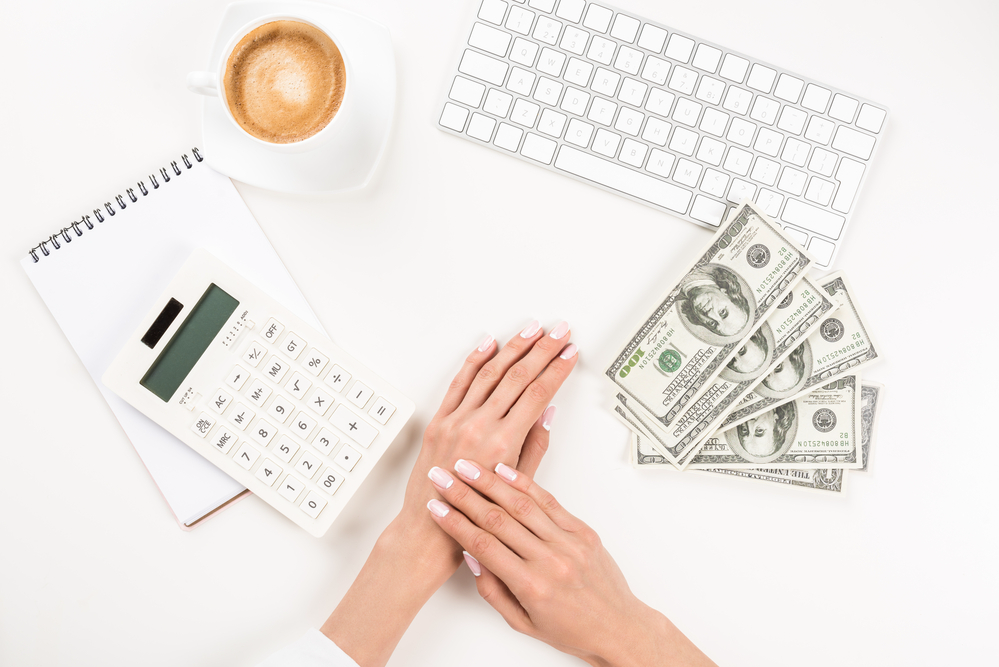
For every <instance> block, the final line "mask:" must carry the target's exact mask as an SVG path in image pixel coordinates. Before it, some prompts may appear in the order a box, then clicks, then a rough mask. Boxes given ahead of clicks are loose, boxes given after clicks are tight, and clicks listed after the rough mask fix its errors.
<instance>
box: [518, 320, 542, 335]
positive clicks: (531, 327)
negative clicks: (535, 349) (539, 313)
mask: <svg viewBox="0 0 999 667" xmlns="http://www.w3.org/2000/svg"><path fill="white" fill-rule="evenodd" d="M539 329H541V322H538V321H537V320H534V321H533V322H531V323H530V324H528V325H527V326H526V327H524V330H523V331H521V332H520V337H521V338H532V337H533V336H534V334H536V333H538V330H539Z"/></svg>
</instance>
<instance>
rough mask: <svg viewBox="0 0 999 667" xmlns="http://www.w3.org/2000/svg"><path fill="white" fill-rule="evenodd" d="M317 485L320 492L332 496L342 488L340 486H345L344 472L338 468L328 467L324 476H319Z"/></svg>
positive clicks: (324, 471)
mask: <svg viewBox="0 0 999 667" xmlns="http://www.w3.org/2000/svg"><path fill="white" fill-rule="evenodd" d="M317 484H318V485H319V490H320V491H324V492H325V493H328V494H329V495H331V496H332V495H333V494H334V493H336V490H337V489H339V488H340V485H341V484H343V472H341V471H340V470H337V469H336V468H330V467H327V468H326V469H325V470H323V474H321V475H320V476H319V481H318V482H317Z"/></svg>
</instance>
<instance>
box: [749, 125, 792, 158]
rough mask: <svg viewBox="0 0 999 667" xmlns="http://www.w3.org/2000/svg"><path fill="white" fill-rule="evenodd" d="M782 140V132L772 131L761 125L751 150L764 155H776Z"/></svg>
mask: <svg viewBox="0 0 999 667" xmlns="http://www.w3.org/2000/svg"><path fill="white" fill-rule="evenodd" d="M783 141H784V135H783V134H781V133H779V132H774V131H773V130H771V129H769V128H766V127H761V128H760V131H759V133H758V134H757V135H756V143H755V144H753V150H755V151H757V152H759V153H763V154H764V155H769V156H770V157H777V154H778V153H779V152H780V145H781V142H783Z"/></svg>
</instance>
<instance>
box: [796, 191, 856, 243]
mask: <svg viewBox="0 0 999 667" xmlns="http://www.w3.org/2000/svg"><path fill="white" fill-rule="evenodd" d="M780 219H781V220H783V221H784V222H787V223H790V224H792V225H795V226H797V227H801V228H802V229H806V230H808V231H810V232H813V233H815V234H821V235H822V236H828V237H829V238H831V239H836V238H839V233H840V232H841V231H842V230H843V223H845V222H846V218H844V217H843V216H841V215H836V214H835V213H830V212H829V211H826V210H823V209H821V208H818V207H816V206H812V205H811V204H806V203H805V202H803V201H799V200H797V199H789V200H788V202H787V205H786V206H784V212H783V213H781V214H780Z"/></svg>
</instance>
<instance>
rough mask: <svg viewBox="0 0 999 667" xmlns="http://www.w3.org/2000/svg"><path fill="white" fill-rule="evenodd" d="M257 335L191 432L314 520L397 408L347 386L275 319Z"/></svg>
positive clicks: (319, 354) (357, 384)
mask: <svg viewBox="0 0 999 667" xmlns="http://www.w3.org/2000/svg"><path fill="white" fill-rule="evenodd" d="M260 336H261V338H262V340H260V339H254V340H252V341H250V342H249V343H248V344H247V346H246V348H245V349H244V350H243V351H242V353H241V354H239V356H238V363H236V364H234V365H233V367H232V369H231V370H230V372H229V373H228V375H227V376H226V377H225V379H224V385H223V386H222V387H220V388H219V389H217V390H216V391H215V392H214V393H213V394H210V395H209V396H208V397H207V398H206V401H205V405H206V407H207V408H208V411H205V412H201V414H200V415H199V416H198V417H197V418H196V419H195V420H194V423H193V424H192V427H191V428H192V430H194V431H195V432H197V433H198V434H199V435H201V436H202V437H206V436H207V435H208V434H209V432H211V433H212V437H211V438H210V442H211V444H212V445H213V447H214V448H215V449H217V450H218V451H220V452H222V453H223V454H226V455H228V456H230V457H231V458H232V459H233V460H234V461H236V463H237V464H239V465H240V466H241V467H243V468H245V469H246V470H248V471H250V472H252V473H253V474H254V476H255V477H256V478H257V479H259V480H260V481H261V482H263V483H264V484H265V485H266V486H268V487H271V488H273V489H274V490H275V491H276V492H277V494H278V495H279V496H280V497H281V498H283V499H284V500H287V501H288V502H290V503H293V504H295V505H296V506H297V507H298V508H299V509H300V510H301V511H302V512H304V513H305V514H306V515H307V516H309V517H310V518H313V519H315V518H317V517H319V515H320V514H321V513H322V511H323V510H324V509H325V508H326V507H327V505H328V504H329V500H330V498H331V497H332V496H333V494H335V493H336V492H337V490H338V489H340V488H341V486H342V485H343V484H345V483H346V484H349V483H350V479H349V478H350V476H351V475H350V474H351V473H352V472H353V471H354V470H355V467H356V466H357V465H358V462H359V461H360V460H361V458H362V452H363V451H364V450H365V449H366V448H367V447H369V446H370V445H371V444H372V442H374V440H375V438H376V437H377V436H378V432H379V431H378V427H377V426H375V425H374V424H379V425H382V426H384V425H386V424H387V423H388V421H389V419H390V418H391V417H392V415H393V414H394V413H395V410H396V408H395V406H394V405H392V404H391V403H390V402H388V401H387V400H386V399H385V398H384V397H381V396H377V395H376V392H375V390H373V389H372V388H371V387H369V386H368V385H367V384H365V383H363V382H361V381H359V380H356V379H354V381H353V383H351V380H352V379H353V378H352V376H351V373H350V372H349V371H348V370H347V369H346V368H344V367H342V366H340V365H339V364H337V363H335V360H331V359H330V356H329V355H328V354H326V353H324V352H323V350H322V349H319V348H318V347H316V346H311V347H310V346H309V344H308V342H307V341H306V340H304V339H303V338H302V337H301V336H300V335H298V334H297V333H295V332H294V331H286V328H285V326H284V325H283V324H282V323H281V322H280V321H278V320H277V319H275V318H270V319H268V320H267V324H266V325H265V326H264V329H263V330H262V331H261V332H260ZM268 349H269V350H270V352H268V351H267V350H268ZM247 367H249V369H248V368H247ZM233 393H234V394H235V396H233ZM341 401H345V402H344V403H341ZM348 403H349V404H350V407H348V405H347V404H348ZM247 404H250V405H252V406H253V407H249V406H248V405H247ZM255 409H256V410H259V411H260V413H261V414H260V416H259V417H258V416H257V414H256V412H255ZM213 413H214V414H213ZM219 415H221V419H220V418H219ZM361 415H366V417H367V418H368V419H370V421H368V420H366V419H364V418H362V417H361ZM240 434H241V435H240ZM320 471H321V472H320ZM355 474H356V473H355Z"/></svg>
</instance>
